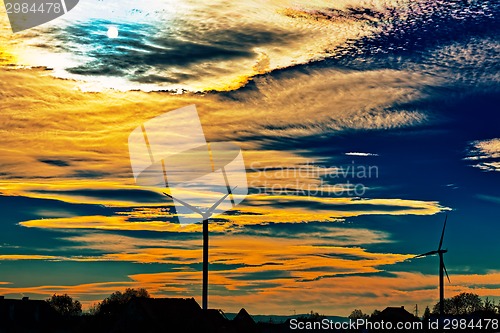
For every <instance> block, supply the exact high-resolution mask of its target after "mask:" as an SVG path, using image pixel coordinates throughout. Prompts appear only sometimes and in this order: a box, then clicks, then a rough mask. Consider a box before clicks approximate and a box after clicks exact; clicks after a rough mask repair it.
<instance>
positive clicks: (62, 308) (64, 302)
mask: <svg viewBox="0 0 500 333" xmlns="http://www.w3.org/2000/svg"><path fill="white" fill-rule="evenodd" d="M47 303H49V305H50V306H51V307H52V308H53V309H54V310H55V311H56V312H57V313H59V314H60V315H62V316H79V315H81V314H82V304H81V303H80V302H79V301H78V300H75V301H73V298H71V296H68V294H64V295H56V294H54V295H52V297H50V298H48V299H47Z"/></svg>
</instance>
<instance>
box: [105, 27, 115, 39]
mask: <svg viewBox="0 0 500 333" xmlns="http://www.w3.org/2000/svg"><path fill="white" fill-rule="evenodd" d="M106 35H108V38H117V37H118V28H117V27H109V28H108V32H107V33H106Z"/></svg>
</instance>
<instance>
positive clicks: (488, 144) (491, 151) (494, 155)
mask: <svg viewBox="0 0 500 333" xmlns="http://www.w3.org/2000/svg"><path fill="white" fill-rule="evenodd" d="M465 160H468V161H474V163H475V164H474V165H473V166H474V167H476V168H479V169H481V170H484V171H500V139H498V138H495V139H490V140H483V141H474V142H471V143H470V144H469V147H468V149H467V157H465Z"/></svg>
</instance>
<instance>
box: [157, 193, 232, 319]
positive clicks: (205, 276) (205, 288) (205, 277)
mask: <svg viewBox="0 0 500 333" xmlns="http://www.w3.org/2000/svg"><path fill="white" fill-rule="evenodd" d="M235 188H236V186H235V187H233V189H232V190H230V191H228V193H226V194H224V196H223V197H222V198H220V199H219V200H217V202H216V203H214V204H213V205H212V207H210V208H209V209H208V210H207V211H205V212H203V211H202V210H200V209H198V208H196V207H195V206H193V205H190V204H188V203H187V202H185V201H183V200H181V199H178V198H175V197H173V196H172V195H170V194H168V193H165V192H164V193H163V194H165V195H166V196H167V197H169V198H171V199H172V200H175V201H177V202H178V203H180V204H181V205H183V206H184V207H186V208H187V209H189V210H191V211H193V212H195V213H198V214H200V215H201V217H202V219H203V291H202V308H203V310H205V311H206V310H207V309H208V220H209V219H210V217H211V216H212V215H213V213H214V211H215V209H217V207H218V206H219V205H220V204H221V203H222V202H223V201H224V200H226V198H227V197H228V196H229V195H230V194H232V193H233V191H234V189H235Z"/></svg>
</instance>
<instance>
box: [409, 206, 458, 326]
mask: <svg viewBox="0 0 500 333" xmlns="http://www.w3.org/2000/svg"><path fill="white" fill-rule="evenodd" d="M446 220H448V215H446V217H445V219H444V226H443V232H442V233H441V239H440V240H439V247H438V249H437V250H435V251H430V252H427V253H423V254H419V255H418V256H416V257H415V258H420V257H427V256H432V255H435V254H439V314H440V315H441V316H443V315H444V273H446V277H447V278H448V282H451V281H450V277H449V276H448V271H447V270H446V267H445V265H444V259H443V255H444V254H445V253H446V252H448V250H443V249H442V248H441V247H442V246H443V238H444V230H445V229H446Z"/></svg>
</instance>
